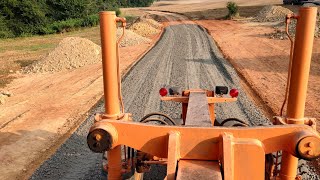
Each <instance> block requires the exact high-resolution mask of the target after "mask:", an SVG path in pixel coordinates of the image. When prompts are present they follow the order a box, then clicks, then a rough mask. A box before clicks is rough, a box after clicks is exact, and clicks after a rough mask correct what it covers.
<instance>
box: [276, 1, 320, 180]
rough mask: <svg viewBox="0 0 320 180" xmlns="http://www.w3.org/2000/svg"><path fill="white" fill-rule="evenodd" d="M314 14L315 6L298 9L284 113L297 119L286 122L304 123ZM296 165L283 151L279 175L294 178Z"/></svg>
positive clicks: (314, 20) (284, 177) (296, 160)
mask: <svg viewBox="0 0 320 180" xmlns="http://www.w3.org/2000/svg"><path fill="white" fill-rule="evenodd" d="M316 16H317V8H315V7H302V8H300V10H299V16H298V19H297V29H296V36H295V44H294V51H293V59H292V69H291V78H290V87H289V96H288V105H287V115H286V116H287V118H292V119H297V120H298V121H290V122H289V121H288V122H287V123H295V124H304V120H303V118H304V110H305V103H306V96H307V88H308V79H309V71H310V63H311V56H312V47H313V39H314V30H315V24H316ZM299 119H300V120H299ZM297 167H298V159H297V158H296V157H294V156H292V155H290V154H288V153H287V152H284V153H283V154H282V164H281V171H280V177H281V178H282V179H286V180H289V179H290V180H293V179H295V178H296V175H297Z"/></svg>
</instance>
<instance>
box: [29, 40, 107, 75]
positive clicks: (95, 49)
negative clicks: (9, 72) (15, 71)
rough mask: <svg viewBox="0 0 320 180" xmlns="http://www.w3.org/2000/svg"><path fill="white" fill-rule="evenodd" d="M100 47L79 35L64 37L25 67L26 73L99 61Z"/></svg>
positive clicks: (67, 67) (51, 70) (77, 66)
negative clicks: (53, 47) (46, 52)
mask: <svg viewBox="0 0 320 180" xmlns="http://www.w3.org/2000/svg"><path fill="white" fill-rule="evenodd" d="M100 51H101V48H100V46H98V45H97V44H95V43H93V42H92V41H90V40H88V39H84V38H79V37H67V38H64V39H63V40H62V41H61V42H60V43H59V45H58V46H57V47H56V48H55V49H54V50H53V51H52V52H50V53H49V54H48V55H47V56H46V57H45V58H44V59H42V60H40V61H38V62H36V63H35V64H33V65H32V66H31V67H27V68H26V69H25V70H24V71H25V72H26V73H44V72H58V71H62V70H67V69H75V68H79V67H82V66H85V65H90V64H95V63H98V62H101V55H100Z"/></svg>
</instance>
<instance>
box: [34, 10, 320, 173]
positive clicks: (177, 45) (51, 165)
mask: <svg viewBox="0 0 320 180" xmlns="http://www.w3.org/2000/svg"><path fill="white" fill-rule="evenodd" d="M166 16H167V18H168V19H174V18H176V19H177V18H179V16H178V15H175V16H169V15H166ZM164 85H166V86H167V87H170V86H175V87H180V88H181V89H188V88H203V89H214V87H215V86H216V85H225V86H228V87H229V88H238V89H239V90H240V95H239V97H238V101H237V102H234V103H228V104H223V103H221V104H216V105H215V111H216V114H217V119H226V118H231V117H236V118H239V119H242V120H245V121H247V122H249V123H250V124H251V125H259V124H264V125H269V124H270V122H269V121H268V119H267V118H266V117H265V116H264V115H263V113H262V112H261V111H260V110H259V109H258V108H257V107H256V106H255V105H254V104H253V103H252V101H251V100H250V99H249V98H248V97H247V95H246V94H245V92H243V91H242V89H241V86H240V83H239V78H238V76H237V74H236V72H235V70H234V69H233V67H232V66H231V65H230V64H229V63H228V62H227V61H226V60H225V59H224V58H223V56H222V54H221V53H220V52H219V49H218V48H217V46H216V44H215V42H214V41H213V40H212V39H211V37H210V36H209V35H208V34H207V33H206V31H205V29H203V28H202V27H200V26H198V25H195V24H180V25H172V26H168V27H166V28H165V31H164V33H163V36H162V38H161V40H160V41H159V42H158V43H157V45H156V46H154V48H152V49H151V50H150V51H149V52H148V53H147V54H146V55H145V56H144V57H143V58H142V59H141V60H140V61H139V62H138V63H137V64H136V65H135V66H134V67H133V68H132V70H131V71H130V72H128V74H127V75H126V77H125V78H124V79H123V82H122V91H123V97H124V103H125V108H126V112H130V113H132V114H133V118H134V120H136V121H138V120H139V119H140V118H141V117H142V116H144V115H146V114H148V113H150V112H159V111H160V112H164V113H167V114H168V115H170V116H171V117H173V118H179V117H180V112H181V107H180V105H179V104H178V103H172V102H160V100H159V95H158V90H159V89H160V88H161V87H163V86H164ZM101 104H102V103H101ZM103 109H104V107H103V105H100V106H99V107H98V108H96V109H95V110H94V111H93V112H92V114H93V113H95V112H103ZM92 122H93V115H91V116H90V117H88V119H87V120H86V121H85V122H84V123H83V124H82V125H81V126H80V127H79V128H78V130H77V131H76V132H75V133H74V134H73V135H72V136H71V137H70V138H69V139H68V140H67V141H66V142H65V143H64V144H63V145H62V146H61V147H60V149H58V151H57V152H56V154H54V155H53V156H52V157H51V158H50V159H49V160H47V161H46V162H44V163H43V164H42V166H41V167H40V168H39V169H37V171H35V173H34V174H33V176H32V177H31V179H44V178H45V179H99V178H101V174H100V172H101V165H100V164H101V160H102V155H101V154H95V153H93V152H91V151H90V150H89V148H88V147H87V145H86V136H87V134H88V130H89V128H90V126H91V125H92ZM162 175H163V168H162V169H160V170H157V169H156V171H155V172H153V174H149V175H147V176H146V177H147V179H149V178H150V179H151V178H152V179H161V177H162ZM307 178H308V179H316V176H315V174H314V173H312V172H310V173H308V176H307Z"/></svg>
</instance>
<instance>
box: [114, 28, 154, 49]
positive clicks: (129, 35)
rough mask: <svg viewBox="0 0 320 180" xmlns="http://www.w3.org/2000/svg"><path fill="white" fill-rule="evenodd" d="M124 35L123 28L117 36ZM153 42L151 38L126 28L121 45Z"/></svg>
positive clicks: (118, 31)
mask: <svg viewBox="0 0 320 180" xmlns="http://www.w3.org/2000/svg"><path fill="white" fill-rule="evenodd" d="M121 35H122V29H118V30H117V37H118V38H119V37H120V36H121ZM148 42H151V40H150V39H148V38H146V37H143V36H141V35H139V34H137V33H135V32H133V31H132V30H129V29H126V30H125V36H124V37H123V39H122V41H121V42H120V47H127V46H134V45H137V44H142V43H148Z"/></svg>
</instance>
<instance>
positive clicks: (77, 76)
mask: <svg viewBox="0 0 320 180" xmlns="http://www.w3.org/2000/svg"><path fill="white" fill-rule="evenodd" d="M158 37H159V35H157V36H154V37H153V39H152V42H150V43H143V44H139V45H136V46H129V47H122V48H120V51H121V52H124V53H120V54H121V55H120V58H121V63H120V69H121V73H122V74H124V73H125V72H126V71H127V70H128V68H129V67H131V66H132V64H133V63H134V62H136V61H137V60H138V59H139V58H140V57H141V55H142V54H144V53H145V52H146V51H147V50H148V49H149V48H150V47H151V46H152V45H153V44H155V42H156V41H157V39H158ZM6 90H8V91H9V92H10V93H12V94H13V96H12V97H10V98H7V99H6V102H5V105H2V106H1V109H0V123H1V129H0V161H1V164H0V169H1V175H0V179H21V178H25V177H28V176H29V175H30V174H31V173H32V172H33V171H34V169H35V168H36V167H37V166H38V165H39V164H40V163H41V162H42V161H43V160H45V159H46V158H48V157H49V156H50V155H51V154H52V152H53V151H55V149H56V148H57V147H58V146H59V144H60V143H61V142H63V141H64V140H65V139H66V138H67V137H68V136H69V135H70V133H72V132H73V130H74V129H76V127H77V126H78V125H79V124H80V123H81V122H82V121H83V120H84V119H85V117H87V112H88V111H89V110H90V109H91V108H92V107H93V106H94V105H95V104H96V103H97V102H98V101H99V99H100V98H101V97H102V95H103V82H102V67H101V64H100V63H98V64H93V65H88V66H85V67H81V68H78V69H75V70H72V71H61V72H57V73H45V74H28V75H20V76H19V77H17V79H15V80H14V81H13V82H12V83H11V84H9V85H8V86H7V87H6Z"/></svg>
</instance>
